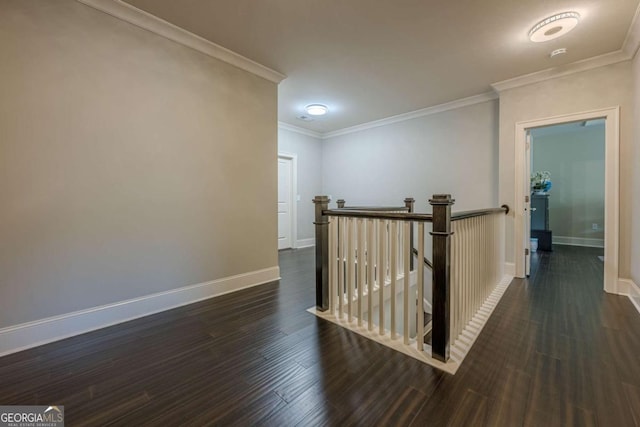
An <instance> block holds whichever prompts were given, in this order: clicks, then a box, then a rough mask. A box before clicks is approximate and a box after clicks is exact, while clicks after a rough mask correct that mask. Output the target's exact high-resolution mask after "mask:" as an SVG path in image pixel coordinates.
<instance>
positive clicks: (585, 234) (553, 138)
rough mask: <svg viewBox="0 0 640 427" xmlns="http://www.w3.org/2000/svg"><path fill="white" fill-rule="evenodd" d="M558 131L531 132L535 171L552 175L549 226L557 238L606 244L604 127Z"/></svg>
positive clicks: (535, 130)
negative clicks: (594, 240)
mask: <svg viewBox="0 0 640 427" xmlns="http://www.w3.org/2000/svg"><path fill="white" fill-rule="evenodd" d="M555 128H561V129H564V130H561V131H560V132H559V133H552V134H549V133H547V132H548V131H549V129H540V130H537V129H534V130H533V131H532V132H531V135H532V145H531V147H532V150H531V154H532V160H533V168H532V172H533V171H549V172H551V182H552V183H553V188H552V189H551V191H550V196H549V227H550V228H551V230H552V231H553V236H554V238H555V237H571V238H587V239H600V240H602V242H601V244H602V245H604V170H605V169H604V147H605V135H604V124H601V125H594V126H585V127H580V126H579V125H575V126H571V127H570V128H568V129H567V128H565V127H563V126H560V127H558V126H555ZM594 223H595V224H598V227H599V228H598V230H593V229H592V224H594Z"/></svg>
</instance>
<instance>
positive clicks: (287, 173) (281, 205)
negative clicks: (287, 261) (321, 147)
mask: <svg viewBox="0 0 640 427" xmlns="http://www.w3.org/2000/svg"><path fill="white" fill-rule="evenodd" d="M292 181H293V160H292V159H288V158H285V157H278V249H287V248H290V247H292V246H293V245H292V243H293V242H292V235H293V233H292V228H293V227H292V224H293V215H292V213H291V208H292V203H293V194H292V187H293V186H292V184H293V183H292Z"/></svg>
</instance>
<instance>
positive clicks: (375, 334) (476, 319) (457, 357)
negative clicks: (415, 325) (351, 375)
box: [307, 273, 513, 375]
mask: <svg viewBox="0 0 640 427" xmlns="http://www.w3.org/2000/svg"><path fill="white" fill-rule="evenodd" d="M412 274H413V273H412ZM512 281H513V277H510V276H506V275H505V276H504V277H503V278H502V280H501V281H500V282H499V283H497V284H496V287H495V288H494V289H493V291H492V292H491V294H489V296H488V297H487V298H486V299H485V301H484V303H483V304H482V306H481V307H480V308H479V309H478V310H477V311H476V313H475V314H474V315H473V318H472V319H471V320H470V321H469V323H468V324H467V325H466V326H465V328H464V330H463V332H462V333H461V334H460V336H458V337H456V338H454V339H452V340H451V341H452V342H451V345H450V356H451V357H450V359H449V360H448V361H447V362H446V363H443V362H441V361H439V360H436V359H434V358H433V357H432V356H431V346H430V345H427V344H425V345H424V351H420V350H418V349H417V348H416V341H415V338H414V339H412V340H410V343H409V345H405V344H404V342H403V340H401V339H396V340H392V339H391V333H390V332H389V331H388V330H385V334H384V335H380V333H379V328H378V327H377V326H376V327H375V328H373V330H371V331H370V330H369V328H368V322H367V321H366V320H363V321H362V326H358V322H354V321H352V320H349V319H348V316H343V318H342V319H340V318H339V317H338V316H336V315H335V314H334V313H331V310H327V311H319V310H317V309H316V307H311V308H309V309H307V311H308V312H309V313H311V314H315V315H316V316H318V317H321V318H322V319H325V320H328V321H330V322H333V323H335V324H337V325H339V326H342V327H343V328H345V329H348V330H350V331H352V332H355V333H357V334H359V335H362V336H363V337H365V338H368V339H370V340H372V341H375V342H377V343H379V344H382V345H384V346H386V347H389V348H391V349H393V350H396V351H398V352H400V353H404V354H406V355H407V356H411V357H413V358H414V359H417V360H419V361H421V362H423V363H426V364H428V365H431V366H433V367H435V368H438V369H441V370H443V371H445V372H448V373H450V374H452V375H455V373H456V372H457V371H458V368H460V366H461V365H462V362H463V361H464V358H465V357H466V356H467V354H468V353H469V351H470V350H471V347H472V346H473V343H474V342H475V341H476V339H477V338H478V336H480V332H482V329H483V328H484V326H485V325H486V323H487V321H488V320H489V318H490V317H491V314H492V313H493V310H494V309H495V308H496V306H497V305H498V303H499V302H500V299H501V298H502V296H503V295H504V293H505V291H506V290H507V288H508V287H509V285H510V284H511V282H512Z"/></svg>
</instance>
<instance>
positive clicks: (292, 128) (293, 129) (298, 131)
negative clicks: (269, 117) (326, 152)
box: [278, 122, 322, 139]
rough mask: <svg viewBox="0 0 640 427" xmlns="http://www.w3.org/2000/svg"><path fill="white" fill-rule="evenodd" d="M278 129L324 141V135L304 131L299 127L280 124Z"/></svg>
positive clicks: (307, 130) (312, 131)
mask: <svg viewBox="0 0 640 427" xmlns="http://www.w3.org/2000/svg"><path fill="white" fill-rule="evenodd" d="M278 129H284V130H288V131H290V132H295V133H299V134H301V135H306V136H311V137H313V138H318V139H322V133H320V132H316V131H314V130H309V129H304V128H301V127H298V126H294V125H290V124H289V123H285V122H278Z"/></svg>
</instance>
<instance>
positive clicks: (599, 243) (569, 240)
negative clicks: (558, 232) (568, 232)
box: [553, 236, 604, 248]
mask: <svg viewBox="0 0 640 427" xmlns="http://www.w3.org/2000/svg"><path fill="white" fill-rule="evenodd" d="M553 244H554V245H568V246H586V247H588V248H604V239H588V238H585V237H567V236H553Z"/></svg>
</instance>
